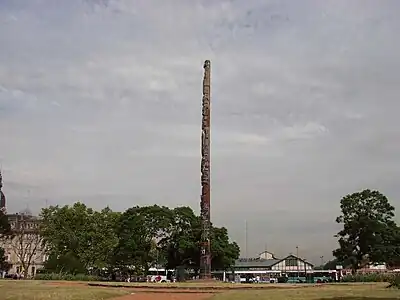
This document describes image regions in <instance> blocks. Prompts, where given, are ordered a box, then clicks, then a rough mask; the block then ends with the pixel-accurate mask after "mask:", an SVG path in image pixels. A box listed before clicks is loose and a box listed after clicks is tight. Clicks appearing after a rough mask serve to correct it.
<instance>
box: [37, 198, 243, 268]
mask: <svg viewBox="0 0 400 300" xmlns="http://www.w3.org/2000/svg"><path fill="white" fill-rule="evenodd" d="M40 231H41V236H42V238H43V243H44V245H45V247H46V250H47V252H48V254H49V259H48V261H47V262H46V266H45V267H46V268H48V269H52V270H54V271H64V272H70V273H81V272H83V271H84V270H100V269H104V268H107V269H116V268H117V269H119V270H125V271H126V272H128V273H135V274H137V275H141V274H145V273H146V271H147V270H148V269H149V268H151V267H156V266H157V267H166V268H170V269H175V268H176V267H178V266H183V265H184V266H186V267H190V268H191V269H193V270H195V271H196V272H197V271H198V270H199V268H200V241H201V226H200V217H199V216H197V215H196V214H195V213H194V212H193V210H192V209H191V208H189V207H185V206H182V207H176V208H169V207H165V206H158V205H152V206H142V207H140V206H134V207H131V208H129V209H127V210H126V211H125V212H123V213H117V212H113V211H111V210H110V209H109V208H105V209H103V210H101V211H95V210H94V209H92V208H88V207H87V206H85V205H84V204H82V203H79V202H78V203H75V204H74V205H72V206H63V207H59V206H52V207H49V208H45V209H43V210H42V213H41V227H40ZM211 236H212V240H211V254H212V264H213V267H214V268H219V269H228V268H230V267H231V266H232V264H233V263H234V261H235V259H237V258H238V257H239V252H240V249H239V246H238V245H237V244H236V243H235V242H230V240H229V236H228V230H227V229H226V228H224V227H221V228H219V227H215V226H212V230H211Z"/></svg>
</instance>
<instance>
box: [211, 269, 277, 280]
mask: <svg viewBox="0 0 400 300" xmlns="http://www.w3.org/2000/svg"><path fill="white" fill-rule="evenodd" d="M212 275H213V277H214V278H216V279H219V280H222V281H224V282H226V281H230V282H234V281H236V280H237V279H238V280H240V282H241V283H277V282H278V278H279V277H281V271H273V270H239V271H234V272H232V271H213V272H212Z"/></svg>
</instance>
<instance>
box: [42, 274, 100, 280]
mask: <svg viewBox="0 0 400 300" xmlns="http://www.w3.org/2000/svg"><path fill="white" fill-rule="evenodd" d="M35 280H56V281H57V280H67V281H101V278H100V277H97V276H92V275H85V274H76V275H72V274H62V273H44V274H36V276H35Z"/></svg>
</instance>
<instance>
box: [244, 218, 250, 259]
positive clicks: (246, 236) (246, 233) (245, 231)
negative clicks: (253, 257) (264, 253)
mask: <svg viewBox="0 0 400 300" xmlns="http://www.w3.org/2000/svg"><path fill="white" fill-rule="evenodd" d="M244 239H245V248H244V249H245V255H246V259H248V258H249V253H248V245H249V238H248V225H247V220H245V223H244Z"/></svg>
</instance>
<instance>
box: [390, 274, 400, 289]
mask: <svg viewBox="0 0 400 300" xmlns="http://www.w3.org/2000/svg"><path fill="white" fill-rule="evenodd" d="M389 283H390V284H389V286H388V288H398V289H400V274H396V275H393V276H392V278H390V281H389Z"/></svg>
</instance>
